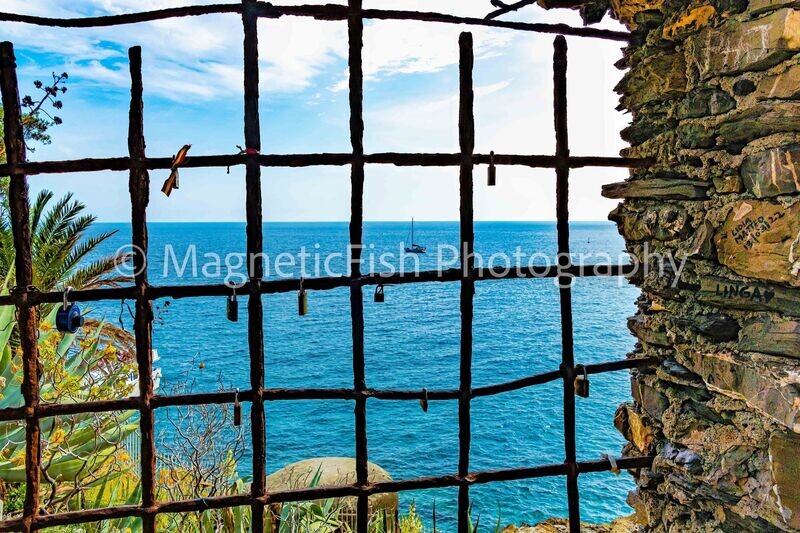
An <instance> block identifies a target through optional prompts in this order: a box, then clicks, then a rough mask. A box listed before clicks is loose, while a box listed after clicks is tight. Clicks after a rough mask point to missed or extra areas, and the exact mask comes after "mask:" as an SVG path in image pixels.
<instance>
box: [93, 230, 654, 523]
mask: <svg viewBox="0 0 800 533" xmlns="http://www.w3.org/2000/svg"><path fill="white" fill-rule="evenodd" d="M97 227H98V229H100V230H110V229H116V230H119V232H118V233H117V234H116V235H115V236H114V237H113V238H112V239H111V240H110V241H109V242H108V243H106V245H105V246H104V250H103V251H105V252H110V251H113V250H114V249H116V248H117V247H118V246H121V245H123V244H125V243H126V242H129V239H130V228H129V226H128V225H125V224H98V225H97ZM408 229H409V228H408V224H407V223H383V222H368V223H366V224H365V228H364V242H365V243H366V244H367V249H366V252H365V255H366V256H367V257H369V255H370V254H375V255H378V254H380V253H381V252H384V251H394V252H397V251H398V249H399V246H400V245H399V243H400V242H401V241H406V240H407V237H408V235H407V234H408ZM416 231H417V238H416V239H415V240H416V241H417V242H419V243H421V244H424V245H427V246H428V248H429V253H428V254H426V255H424V256H421V257H420V260H421V264H420V268H422V269H431V268H436V263H437V254H436V250H435V247H436V246H437V245H439V244H450V245H455V244H456V243H457V242H458V224H457V223H455V222H422V223H417V225H416ZM149 233H150V243H151V254H150V262H149V274H150V281H151V283H152V284H154V285H159V284H175V283H219V282H220V281H221V279H222V278H223V277H224V276H225V275H226V272H225V271H224V269H223V270H222V271H221V272H216V271H215V265H214V261H213V259H211V258H209V257H206V256H205V254H211V253H215V254H220V255H223V256H224V255H225V254H228V253H237V252H241V251H242V250H244V246H245V231H244V224H236V223H216V224H215V223H198V224H170V223H157V224H150V226H149ZM475 233H476V251H477V252H478V253H479V254H484V256H485V257H488V256H489V255H491V254H493V253H496V252H504V253H507V254H513V253H514V251H515V249H516V247H517V246H520V247H521V251H522V252H523V253H524V254H525V255H524V257H525V259H524V260H523V262H527V260H528V257H530V256H531V254H533V253H534V252H541V253H544V254H548V255H550V256H551V257H552V256H553V254H554V253H555V249H556V233H555V224H554V223H551V222H539V223H507V222H502V223H501V222H483V223H476V230H475ZM571 234H572V235H571V237H572V251H573V253H576V254H598V253H607V254H610V255H611V256H612V257H613V258H614V261H615V262H616V261H618V260H620V259H619V258H620V257H624V255H621V253H622V250H623V247H624V246H623V241H622V239H621V238H620V237H619V235H618V234H617V231H616V228H615V227H614V226H613V225H612V224H610V223H605V222H598V223H573V224H572V226H571ZM347 240H348V228H347V224H346V223H269V224H265V225H264V247H265V252H266V253H267V255H268V256H269V257H270V259H271V260H273V259H274V257H275V255H276V254H279V253H281V252H290V253H293V254H296V253H297V252H299V251H300V250H301V248H302V247H305V249H306V250H307V251H309V252H310V253H312V254H313V253H319V254H320V255H321V256H322V257H325V256H327V254H329V253H330V252H342V251H344V250H345V247H346V243H347ZM192 244H193V245H195V246H196V249H195V250H196V257H197V275H196V276H195V275H193V273H192V271H191V267H188V268H187V269H186V270H185V271H184V273H183V275H182V276H180V277H179V276H178V273H177V270H178V269H176V268H175V266H176V265H175V264H173V263H172V260H171V256H169V255H166V257H167V260H166V263H167V265H166V266H167V269H166V270H167V272H166V276H165V275H164V273H165V252H164V250H165V246H167V245H171V246H172V249H173V250H174V253H175V256H176V257H177V258H178V266H179V265H180V263H182V261H183V258H184V255H185V253H186V251H187V249H188V247H189V246H190V245H192ZM370 245H374V247H370ZM443 258H444V259H445V260H450V259H451V258H452V252H449V251H446V252H445V253H444V254H443ZM591 259H602V258H598V257H593V258H591ZM283 261H284V264H286V262H287V261H288V259H286V258H284V260H283ZM543 261H544V256H539V257H537V258H536V263H537V264H542V263H543ZM587 262H593V261H588V260H587ZM204 264H205V265H206V269H205V271H203V268H202V267H203V265H204ZM408 264H409V265H411V263H408ZM495 264H496V265H497V264H499V263H495ZM209 265H210V266H209ZM235 265H236V263H234V266H235ZM308 265H309V268H310V270H312V272H308V273H307V275H314V272H313V269H314V268H313V267H314V262H313V258H312V259H310V262H309V263H308ZM271 266H274V265H271ZM331 267H332V268H335V269H336V268H338V269H339V270H341V269H343V268H344V261H343V260H338V261H333V262H332V263H331ZM368 269H369V267H368V266H366V267H364V268H363V270H365V271H366V270H368ZM285 270H289V271H292V272H293V273H294V274H295V275H299V268H298V267H297V266H295V267H294V268H291V267H287V268H285ZM242 271H243V269H241V268H240V269H238V272H242ZM270 273H271V274H272V276H271V277H274V276H275V272H274V269H271V270H270ZM204 274H205V275H204ZM458 295H459V289H458V284H457V283H427V284H417V285H403V286H389V287H387V288H386V302H385V303H383V304H375V303H373V301H372V300H373V297H372V294H371V292H370V289H367V290H366V291H365V295H364V298H365V308H364V310H365V348H366V365H367V368H366V371H367V385H368V386H369V387H373V388H384V389H389V388H403V389H407V388H417V389H418V388H421V387H426V388H428V389H435V388H448V389H452V388H457V387H458V381H459V379H458V373H459V362H458V353H459V327H460V326H459V324H460V319H459V307H458ZM637 295H638V291H637V289H635V288H634V287H632V286H629V285H628V284H627V282H626V281H624V280H619V279H616V278H594V279H592V278H586V279H581V280H578V281H577V283H576V285H575V287H574V291H573V302H574V309H575V318H574V322H575V351H576V361H577V362H580V363H596V362H601V361H607V360H615V359H621V358H624V357H625V355H626V353H627V352H628V351H629V350H630V349H631V348H632V347H633V345H634V339H633V337H632V336H631V335H630V334H629V333H628V330H627V328H626V326H625V319H626V318H627V317H628V316H629V315H631V314H633V312H634V300H635V298H636V296H637ZM240 300H241V303H240V319H239V322H237V323H231V322H228V321H227V320H226V318H225V301H224V299H223V298H216V299H215V298H196V299H183V300H175V301H171V302H170V305H169V306H168V307H164V306H163V302H159V306H158V307H157V309H156V315H157V319H156V322H155V325H154V332H153V334H154V337H153V339H154V340H153V342H154V347H155V348H156V349H157V350H158V353H159V355H160V361H159V362H158V366H159V368H160V369H161V372H162V376H163V382H164V383H167V384H168V383H169V382H174V381H176V380H182V379H185V376H187V375H188V376H190V377H191V379H192V380H194V381H195V385H194V392H203V391H216V390H218V389H219V387H220V385H219V383H220V382H221V383H222V384H223V386H224V387H225V388H236V387H239V388H242V389H246V388H249V377H248V353H247V333H246V331H247V316H246V298H240ZM263 301H264V335H265V348H264V352H265V354H264V357H265V364H266V386H267V387H350V386H352V379H353V377H352V376H353V373H352V359H351V357H352V355H351V349H352V342H351V330H350V319H349V317H350V314H349V305H350V304H349V290H348V289H346V288H343V289H336V290H331V291H324V292H314V293H310V294H309V301H308V307H309V313H308V315H307V316H305V317H299V316H298V315H297V300H296V294H295V293H292V294H282V295H268V296H265V297H264V299H263ZM94 312H95V313H98V314H103V315H104V316H105V317H106V318H107V319H108V320H113V321H114V322H116V321H117V320H118V319H119V318H120V305H119V303H107V304H102V305H99V306H96V309H95V311H94ZM122 318H123V321H124V322H125V325H126V326H128V327H130V326H131V322H132V321H131V319H130V317H129V316H128V315H127V311H126V313H123V315H122ZM560 357H561V355H560V321H559V303H558V290H557V288H556V286H555V285H554V283H553V280H548V279H538V280H532V279H528V280H513V281H484V282H480V283H478V284H477V288H476V295H475V320H474V363H473V378H474V384H475V385H476V386H480V385H487V384H491V383H500V382H504V381H508V380H512V379H515V378H520V377H523V376H527V375H531V374H536V373H539V372H544V371H548V370H553V369H557V368H558V365H559V362H560ZM197 361H203V362H204V363H205V368H204V369H202V370H200V369H198V368H197ZM591 392H592V395H591V398H589V399H587V400H584V399H580V398H579V399H578V400H577V419H578V428H577V435H578V455H579V459H580V460H593V459H598V458H599V457H600V454H601V453H618V452H619V450H620V448H621V446H622V444H623V440H622V438H621V437H620V436H619V434H618V433H617V432H616V430H615V429H614V427H613V425H612V420H613V414H614V410H615V409H616V406H617V405H618V404H619V403H620V402H622V401H625V400H626V399H628V398H629V397H630V388H629V377H628V373H627V372H626V371H622V372H615V373H609V374H605V375H600V376H593V377H592V390H591ZM367 409H368V438H369V458H370V460H371V461H373V462H375V463H378V464H379V465H381V466H382V467H384V468H385V469H386V470H387V471H388V472H389V473H390V474H391V475H392V477H393V478H395V479H407V478H413V477H417V476H426V475H437V474H450V473H453V472H455V471H456V469H457V463H458V441H457V434H458V430H457V405H456V402H455V401H449V402H441V401H440V402H431V404H430V409H429V411H428V412H427V413H424V412H422V410H421V409H420V407H419V405H418V403H417V402H414V401H410V402H409V401H406V402H399V401H398V402H393V401H381V400H370V401H369V402H368V405H367ZM561 412H562V389H561V383H560V382H554V383H550V384H547V385H542V386H536V387H532V388H528V389H525V390H522V391H517V392H513V393H508V394H504V395H500V396H494V397H488V398H478V399H475V400H474V401H473V403H472V435H473V437H472V449H471V469H472V470H483V469H500V468H511V467H522V466H534V465H541V464H547V463H556V462H561V461H563V428H562V425H563V419H562V415H561ZM266 418H267V467H268V471H269V472H272V471H274V470H276V469H278V468H280V467H282V466H283V465H285V464H287V463H290V462H293V461H297V460H300V459H305V458H309V457H317V456H352V455H354V453H355V452H354V437H353V404H352V402H347V401H333V402H330V401H327V402H325V401H293V402H288V401H284V402H274V403H268V404H267V415H266ZM244 419H245V422H246V421H247V420H248V417H247V414H246V413H245V416H244ZM156 420H157V424H160V427H162V428H163V427H164V424H166V420H165V418H164V417H163V416H158V417H157V419H156ZM248 429H249V428H248ZM248 439H249V434H248ZM248 446H249V440H248ZM250 461H251V457H250V455H249V454H246V455H245V457H243V459H242V461H241V462H240V468H239V470H240V474H243V475H246V474H248V473H249V472H250V470H249V468H248V464H249V462H250ZM632 487H633V483H632V481H631V479H630V478H629V477H628V476H627V475H626V474H623V475H622V476H619V477H616V476H614V475H613V474H610V473H603V474H588V475H586V476H581V478H580V488H581V510H582V518H583V519H584V520H587V521H606V520H609V519H612V518H614V517H616V516H619V515H622V514H626V513H628V512H629V511H630V510H629V508H628V507H627V506H626V504H625V496H626V494H627V492H628V490H630V489H631V488H632ZM456 492H457V491H456V489H443V490H435V491H427V492H426V491H419V492H414V493H407V494H403V495H402V496H401V502H402V507H403V509H405V508H406V507H407V505H408V503H409V502H410V501H412V500H414V501H415V502H416V504H417V508H418V510H419V512H420V513H421V514H422V516H423V518H425V519H426V520H429V517H430V514H431V507H432V503H433V501H434V499H435V502H436V509H437V519H438V524H439V526H440V527H444V528H445V530H451V529H452V530H455V527H454V523H455V506H456ZM471 495H472V497H473V500H474V509H475V510H474V513H473V514H475V515H477V514H478V513H480V514H481V515H482V516H483V518H482V520H481V521H482V523H492V524H493V523H494V521H495V520H496V517H497V512H498V508H499V509H500V512H501V521H502V522H503V523H504V524H506V523H522V522H526V523H535V522H537V521H540V520H543V519H545V518H548V517H550V516H565V515H566V513H567V503H566V492H565V483H564V479H563V478H545V479H538V480H529V481H519V482H512V483H498V484H489V485H483V486H477V487H474V488H473V489H471Z"/></svg>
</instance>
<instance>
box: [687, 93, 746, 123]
mask: <svg viewBox="0 0 800 533" xmlns="http://www.w3.org/2000/svg"><path fill="white" fill-rule="evenodd" d="M734 107H736V101H735V100H734V99H733V98H732V97H731V96H730V95H729V94H728V93H726V92H725V91H722V90H720V89H701V90H699V91H693V92H691V93H690V94H689V95H688V96H687V97H686V98H684V99H683V101H681V103H680V105H679V106H678V116H679V117H680V118H699V117H707V116H711V115H719V114H722V113H727V112H728V111H730V110H731V109H733V108H734Z"/></svg>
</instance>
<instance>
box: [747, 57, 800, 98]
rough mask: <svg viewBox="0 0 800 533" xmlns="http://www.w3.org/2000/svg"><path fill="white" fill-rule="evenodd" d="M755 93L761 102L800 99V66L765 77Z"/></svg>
mask: <svg viewBox="0 0 800 533" xmlns="http://www.w3.org/2000/svg"><path fill="white" fill-rule="evenodd" d="M753 92H755V96H756V98H757V99H759V100H766V99H772V98H797V97H800V65H792V66H791V67H789V68H788V69H786V70H785V71H783V72H781V73H779V74H772V75H769V76H765V77H763V78H762V79H761V81H759V82H758V85H756V87H755V90H754V91H753Z"/></svg>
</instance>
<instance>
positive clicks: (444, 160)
mask: <svg viewBox="0 0 800 533" xmlns="http://www.w3.org/2000/svg"><path fill="white" fill-rule="evenodd" d="M249 157H250V156H247V155H245V154H222V155H195V156H190V157H188V158H187V159H186V162H185V163H184V164H183V165H182V166H183V167H184V168H215V167H232V166H239V165H244V164H245V160H246V159H248V158H249ZM363 158H364V163H367V164H373V165H395V166H398V167H411V166H418V167H447V166H459V165H461V154H458V153H455V154H447V153H398V152H377V153H374V154H364V156H363ZM257 159H258V162H259V164H260V165H261V166H262V167H283V168H299V167H310V166H345V165H349V164H352V162H353V155H352V154H341V153H321V154H260V155H258V156H257ZM472 159H473V163H475V164H476V165H487V164H489V160H490V156H489V154H474V155H473V158H472ZM494 163H495V165H516V166H524V167H529V168H555V165H556V157H555V156H552V155H518V154H495V155H494ZM652 164H653V161H652V160H651V159H647V158H635V157H597V156H572V157H570V158H569V166H570V168H583V167H616V168H644V167H648V166H651V165H652ZM171 167H172V158H170V157H155V158H143V159H140V160H135V161H134V160H132V159H131V158H129V157H108V158H99V159H98V158H84V159H69V160H64V161H29V162H24V163H18V164H12V163H6V164H2V165H0V175H3V176H5V175H11V174H15V173H22V174H27V175H28V176H32V175H38V174H63V173H69V172H104V171H111V172H120V171H128V170H132V169H136V168H146V169H147V170H165V169H169V168H171Z"/></svg>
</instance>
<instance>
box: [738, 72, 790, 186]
mask: <svg viewBox="0 0 800 533" xmlns="http://www.w3.org/2000/svg"><path fill="white" fill-rule="evenodd" d="M798 83H800V79H798ZM798 87H800V85H798ZM798 90H800V89H798ZM740 172H741V176H742V181H743V182H744V186H745V187H746V188H747V190H748V191H750V192H751V193H753V195H754V196H755V197H756V198H764V197H767V196H778V195H780V194H789V193H796V192H800V145H799V144H791V145H787V146H781V147H778V148H773V149H771V150H767V151H764V152H760V153H758V154H754V155H751V156H749V157H747V158H746V159H745V160H744V162H743V163H742V168H741V171H740Z"/></svg>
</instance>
